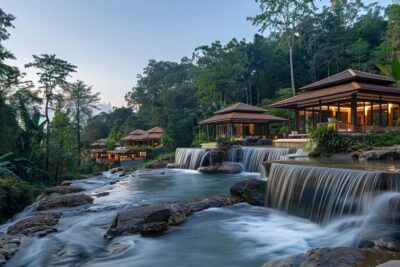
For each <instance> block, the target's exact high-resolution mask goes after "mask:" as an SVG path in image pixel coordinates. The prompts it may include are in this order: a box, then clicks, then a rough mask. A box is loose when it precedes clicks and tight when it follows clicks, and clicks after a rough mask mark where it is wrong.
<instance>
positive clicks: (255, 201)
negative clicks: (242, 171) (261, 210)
mask: <svg viewBox="0 0 400 267" xmlns="http://www.w3.org/2000/svg"><path fill="white" fill-rule="evenodd" d="M266 190H267V182H266V181H264V180H260V179H247V180H243V181H239V182H237V183H235V184H234V185H233V186H232V187H231V189H230V191H231V195H232V196H236V197H240V198H242V199H243V200H245V201H246V202H247V203H249V204H251V205H258V206H264V204H265V194H266Z"/></svg>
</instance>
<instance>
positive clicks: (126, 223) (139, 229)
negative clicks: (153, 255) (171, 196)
mask: <svg viewBox="0 0 400 267" xmlns="http://www.w3.org/2000/svg"><path fill="white" fill-rule="evenodd" d="M239 202H241V199H239V198H237V197H231V196H216V197H211V198H204V199H200V200H196V201H185V202H175V203H161V204H146V205H141V206H137V207H133V208H130V209H127V210H124V211H120V212H118V214H117V216H116V217H115V218H114V221H113V222H112V224H111V225H110V227H109V229H108V230H107V232H106V234H105V237H106V238H108V239H111V238H113V237H115V236H118V235H122V234H139V233H140V234H142V235H156V234H160V233H162V232H164V231H167V230H168V229H169V228H170V226H174V225H179V224H181V223H183V222H184V221H185V220H186V218H187V216H189V215H191V214H192V213H193V212H199V211H202V210H205V209H208V208H212V207H223V206H228V205H232V204H236V203H239Z"/></svg>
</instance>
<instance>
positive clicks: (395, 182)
mask: <svg viewBox="0 0 400 267" xmlns="http://www.w3.org/2000/svg"><path fill="white" fill-rule="evenodd" d="M382 191H394V192H399V191H400V174H399V173H385V172H382V171H364V170H352V169H341V168H326V167H311V166H302V165H292V164H280V163H274V164H272V166H271V169H270V171H269V176H268V188H267V195H266V203H267V206H269V207H272V208H274V209H278V210H282V211H285V212H287V213H291V214H295V215H298V216H302V217H306V218H309V219H311V220H313V221H316V222H328V221H331V220H332V218H334V217H340V216H343V215H345V214H355V213H356V214H360V213H362V211H364V210H368V209H369V207H370V205H371V203H372V202H373V200H374V199H375V197H376V195H377V194H379V193H380V192H382Z"/></svg>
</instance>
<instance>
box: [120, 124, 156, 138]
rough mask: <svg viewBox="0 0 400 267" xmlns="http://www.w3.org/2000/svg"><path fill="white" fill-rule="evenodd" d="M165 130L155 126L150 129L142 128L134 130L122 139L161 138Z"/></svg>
mask: <svg viewBox="0 0 400 267" xmlns="http://www.w3.org/2000/svg"><path fill="white" fill-rule="evenodd" d="M163 132H164V130H163V129H162V128H160V127H154V128H151V129H150V130H147V131H143V130H141V129H137V130H134V131H132V132H130V133H129V135H127V136H125V137H124V138H122V140H124V141H127V140H130V141H143V140H150V139H160V138H161V137H162V135H163Z"/></svg>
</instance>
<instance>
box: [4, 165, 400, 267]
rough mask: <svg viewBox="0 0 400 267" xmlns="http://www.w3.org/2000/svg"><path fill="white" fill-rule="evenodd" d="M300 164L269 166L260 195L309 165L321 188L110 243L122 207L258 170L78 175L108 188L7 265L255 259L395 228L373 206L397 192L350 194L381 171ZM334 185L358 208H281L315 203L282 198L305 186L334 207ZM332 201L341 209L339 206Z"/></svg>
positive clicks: (90, 187)
mask: <svg viewBox="0 0 400 267" xmlns="http://www.w3.org/2000/svg"><path fill="white" fill-rule="evenodd" d="M285 168H286V170H285ZM307 168H310V167H304V166H301V168H299V169H297V170H294V169H295V167H293V166H290V165H284V164H273V167H272V172H271V173H270V177H269V178H268V179H269V180H270V181H272V183H273V184H274V183H276V184H277V185H272V186H271V187H270V188H271V189H268V193H267V198H269V199H275V197H273V196H272V193H274V190H282V188H285V187H282V186H280V185H279V184H285V182H286V187H287V188H290V186H289V185H288V183H289V182H290V180H291V179H293V177H294V175H299V174H301V173H303V174H301V175H303V176H304V177H308V179H309V180H310V179H311V178H310V177H311V175H308V176H307V173H312V172H314V173H313V175H312V177H316V179H317V180H320V182H319V186H320V187H319V188H320V189H322V191H320V190H317V191H318V194H315V192H313V191H311V192H305V191H304V190H303V192H301V191H299V192H297V191H296V190H295V189H294V188H292V189H291V190H286V191H284V192H285V193H284V194H281V195H280V194H279V192H275V193H276V199H278V200H279V201H278V200H273V201H271V202H267V203H269V205H270V206H271V207H275V208H276V209H272V208H267V207H256V206H250V205H248V204H245V203H242V204H237V205H233V206H229V207H224V208H212V209H208V210H204V211H202V212H199V213H196V214H193V215H192V216H190V217H189V218H188V220H187V221H186V222H185V223H183V224H182V225H180V226H178V227H176V228H175V229H172V230H170V231H169V232H167V233H165V234H163V235H161V236H158V237H142V236H140V235H124V236H120V237H116V238H114V239H113V240H111V241H109V240H106V239H105V238H104V237H103V235H104V233H105V232H106V227H107V225H108V224H110V223H111V222H112V220H113V218H114V216H115V214H116V212H117V211H118V210H120V209H124V208H127V207H132V206H134V205H139V204H143V203H155V202H166V201H176V200H184V199H190V198H194V197H198V196H211V195H215V194H228V193H229V188H230V186H231V185H232V184H234V183H235V182H237V181H240V180H242V179H244V178H247V177H253V178H258V177H259V176H260V174H259V173H241V174H238V175H222V174H218V175H213V174H207V175H205V174H201V173H199V172H197V171H192V170H182V169H158V170H149V171H137V172H135V173H133V174H132V175H128V176H123V177H119V173H116V174H113V175H111V174H109V173H105V175H103V176H99V177H93V178H90V179H85V180H80V181H76V182H74V183H75V184H76V185H80V186H83V187H84V188H86V189H87V193H89V194H90V193H91V192H100V191H107V192H110V194H109V195H107V196H104V197H100V198H95V200H94V203H93V205H89V206H80V207H73V208H63V209H59V210H60V211H62V212H63V216H62V217H61V219H60V222H59V224H58V225H56V227H57V229H58V232H57V233H52V234H49V235H47V236H45V237H42V238H27V239H25V241H24V242H23V245H22V246H21V248H20V250H19V251H18V252H17V253H16V254H15V255H14V256H13V257H12V258H11V260H10V261H9V262H8V263H7V264H6V267H14V266H17V267H18V266H28V267H30V266H32V267H36V266H96V267H98V266H100V267H101V266H122V267H124V266H138V267H141V266H143V267H145V266H194V267H197V266H199V267H200V266H261V265H262V264H263V263H264V262H266V261H268V260H272V259H277V258H280V257H284V256H288V255H293V254H298V253H304V252H306V251H307V250H309V249H311V248H315V247H335V246H358V245H360V244H362V242H361V243H360V240H364V239H368V240H373V239H374V238H379V237H381V236H383V235H384V236H391V235H393V234H399V233H398V231H399V229H397V228H398V227H393V225H391V224H390V223H388V222H386V221H384V220H383V219H382V218H381V217H380V215H379V212H381V211H382V210H385V208H387V207H388V202H389V200H390V199H392V198H393V197H400V194H399V193H397V192H383V191H374V194H373V196H372V195H371V196H369V197H366V198H365V199H366V200H368V201H359V199H363V197H361V198H358V197H355V196H354V194H353V191H352V190H350V189H354V190H355V191H358V190H357V188H361V189H363V190H364V189H368V190H366V192H369V189H371V190H372V188H374V186H375V185H377V184H379V179H378V178H376V177H379V175H378V174H376V173H374V172H372V173H371V174H357V175H355V173H351V175H348V178H341V177H347V176H346V174H345V173H346V172H348V171H349V170H345V171H343V170H339V169H336V170H334V171H331V176H332V178H321V177H330V176H329V175H326V174H325V175H324V172H323V171H322V170H319V169H318V168H316V170H314V171H312V170H305V169H307ZM300 169H301V170H300ZM321 169H322V168H321ZM325 173H326V172H325ZM301 175H300V176H299V177H300V180H301V181H302V182H305V184H308V183H307V181H306V178H302V177H303V176H301ZM350 177H353V178H350ZM357 177H360V178H357ZM324 179H325V180H329V179H337V182H336V183H333V182H332V183H327V182H324V181H325V180H324ZM358 179H364V180H366V182H360V181H358ZM113 180H120V181H119V182H118V183H116V184H113V185H110V184H109V182H110V181H113ZM376 180H378V181H376ZM280 181H281V182H283V183H280ZM346 181H348V182H346ZM349 181H350V182H349ZM289 184H290V183H289ZM317 184H318V183H317ZM334 184H336V185H337V186H338V187H339V188H340V187H341V188H342V190H338V191H335V192H337V193H339V194H338V196H339V197H338V198H339V199H341V202H337V203H348V202H349V201H350V200H351V201H355V202H357V203H358V204H359V205H360V206H359V208H358V209H356V211H357V212H356V213H354V214H353V213H350V212H348V213H347V212H342V213H341V216H340V217H335V216H329V219H326V220H323V221H324V223H322V224H321V223H316V222H313V221H312V220H310V219H309V218H311V219H314V217H313V216H311V217H310V216H304V217H305V218H301V217H296V216H293V215H290V214H288V213H287V212H285V211H287V210H286V209H285V208H282V207H285V205H286V204H287V203H289V206H290V207H292V208H293V209H294V208H297V209H300V210H303V209H304V210H307V211H310V210H311V211H313V209H312V206H311V207H310V206H308V205H309V202H302V201H301V200H300V201H298V200H299V199H298V198H297V197H294V198H293V199H294V200H296V201H295V203H297V206H296V205H294V204H292V203H291V202H290V201H287V199H288V198H289V196H290V195H293V196H298V195H301V194H303V195H304V194H306V193H307V194H308V195H309V196H310V198H311V199H313V198H314V197H316V196H318V197H321V196H322V197H324V196H325V195H324V194H326V197H325V199H326V201H325V202H326V203H329V205H328V204H326V205H327V207H335V205H333V204H336V202H335V201H334V202H330V201H328V200H330V198H334V196H333V195H331V194H328V193H326V192H328V191H329V190H327V191H326V192H325V191H324V190H325V189H327V188H329V187H333V186H334ZM389 184H390V183H389ZM278 185H279V186H278ZM323 185H325V186H323ZM356 185H357V186H356ZM386 185H388V184H387V183H386ZM390 186H394V187H390ZM396 186H397V183H392V185H389V187H387V188H386V189H393V190H394V189H396V190H397V189H398V188H397V187H396ZM272 188H273V189H274V190H272ZM380 188H382V187H380ZM346 190H347V191H346ZM294 191H296V192H294ZM320 193H322V194H320ZM341 196H345V197H346V198H345V199H344V200H346V201H343V202H342V200H343V199H342V197H341ZM351 201H350V203H351ZM332 203H333V204H332ZM364 203H366V205H364ZM278 204H279V205H278ZM291 205H294V206H291ZM34 206H35V204H34V205H32V206H31V207H28V208H27V209H26V210H25V211H24V212H22V213H20V214H19V215H18V216H16V217H15V220H18V219H21V218H25V217H27V216H29V215H31V214H32V213H33V211H32V208H33V207H34ZM338 207H339V210H340V206H338ZM315 210H316V211H318V212H319V211H320V210H319V209H315ZM328 210H329V209H328ZM318 212H316V213H313V212H310V214H317V218H319V217H321V218H326V216H327V215H326V214H325V215H324V214H323V213H321V214H322V215H320V214H319V213H318ZM328 213H329V212H328ZM314 221H317V220H314ZM14 222H15V221H14ZM12 223H13V222H9V223H6V224H4V225H1V226H0V231H6V230H7V227H8V226H10V225H11V224H12Z"/></svg>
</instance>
